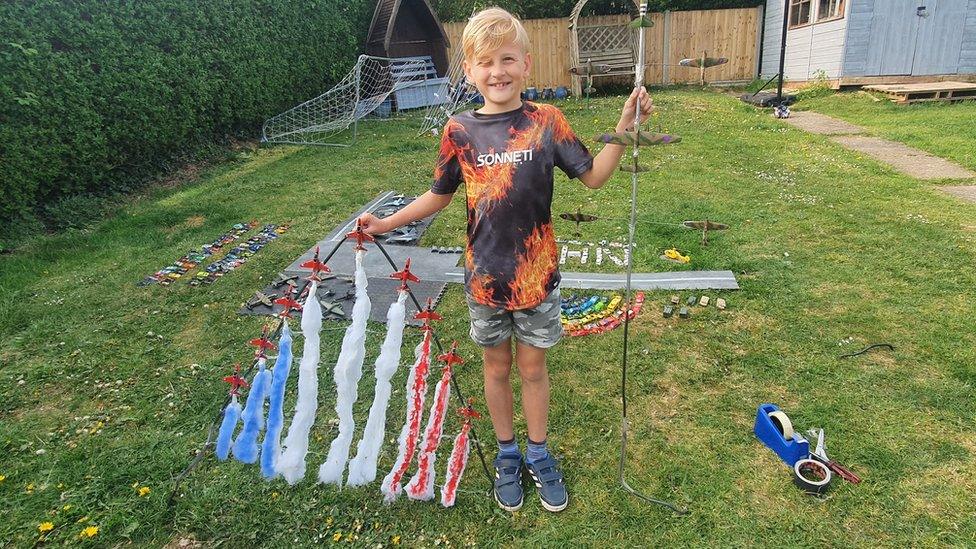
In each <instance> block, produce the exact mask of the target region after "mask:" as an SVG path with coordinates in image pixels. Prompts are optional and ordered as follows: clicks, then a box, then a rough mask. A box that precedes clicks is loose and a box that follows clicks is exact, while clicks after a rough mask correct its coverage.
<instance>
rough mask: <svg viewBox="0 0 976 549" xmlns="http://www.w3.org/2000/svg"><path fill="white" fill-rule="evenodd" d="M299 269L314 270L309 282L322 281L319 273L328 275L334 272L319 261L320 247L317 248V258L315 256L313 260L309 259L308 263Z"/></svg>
mask: <svg viewBox="0 0 976 549" xmlns="http://www.w3.org/2000/svg"><path fill="white" fill-rule="evenodd" d="M299 267H301V268H303V269H311V270H312V274H311V275H309V277H308V279H309V280H315V281H321V280H322V278H321V277H319V273H328V272H331V271H332V270H331V269H329V267H328V266H327V265H326V264H325V263H322V262H321V261H319V247H318V246H316V247H315V256H313V257H312V259H309V260H308V261H306V262H304V263H302V264H301V265H299Z"/></svg>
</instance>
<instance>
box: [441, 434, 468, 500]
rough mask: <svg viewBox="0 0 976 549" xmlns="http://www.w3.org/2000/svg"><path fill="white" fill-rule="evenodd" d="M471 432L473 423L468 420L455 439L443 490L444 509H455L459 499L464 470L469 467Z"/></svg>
mask: <svg viewBox="0 0 976 549" xmlns="http://www.w3.org/2000/svg"><path fill="white" fill-rule="evenodd" d="M470 431H471V421H470V420H467V419H466V420H465V421H464V424H463V425H462V426H461V432H460V433H458V435H457V436H456V437H454V448H453V449H451V458H450V460H448V462H447V476H446V477H445V478H444V486H443V487H442V488H441V505H443V506H444V507H453V506H454V500H455V499H457V489H458V484H460V483H461V476H463V475H464V468H465V467H466V466H467V465H468V454H470V453H471V438H470V434H469V433H470Z"/></svg>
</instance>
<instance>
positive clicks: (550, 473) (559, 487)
mask: <svg viewBox="0 0 976 549" xmlns="http://www.w3.org/2000/svg"><path fill="white" fill-rule="evenodd" d="M525 468H526V469H528V470H529V474H530V475H532V481H533V482H535V487H536V488H537V489H538V490H539V499H540V500H541V501H542V506H543V507H545V509H546V510H547V511H552V512H558V511H562V510H563V509H565V508H566V506H567V505H569V493H568V492H566V483H565V482H563V473H562V471H560V470H559V464H558V463H557V462H556V458H554V457H552V454H551V453H550V454H548V455H547V456H546V457H544V458H542V459H540V460H538V461H531V462H527V463H526V464H525Z"/></svg>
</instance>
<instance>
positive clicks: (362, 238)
mask: <svg viewBox="0 0 976 549" xmlns="http://www.w3.org/2000/svg"><path fill="white" fill-rule="evenodd" d="M346 238H355V239H356V247H355V248H354V249H355V250H365V249H366V248H365V247H363V242H376V239H375V238H373V236H372V235H368V234H366V232H365V231H363V226H362V223H360V222H359V220H358V219H357V220H356V230H355V231H350V232H348V233H346Z"/></svg>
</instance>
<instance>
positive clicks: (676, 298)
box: [671, 294, 680, 305]
mask: <svg viewBox="0 0 976 549" xmlns="http://www.w3.org/2000/svg"><path fill="white" fill-rule="evenodd" d="M678 301H680V298H678V294H675V295H673V296H671V304H672V305H677V304H678Z"/></svg>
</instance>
